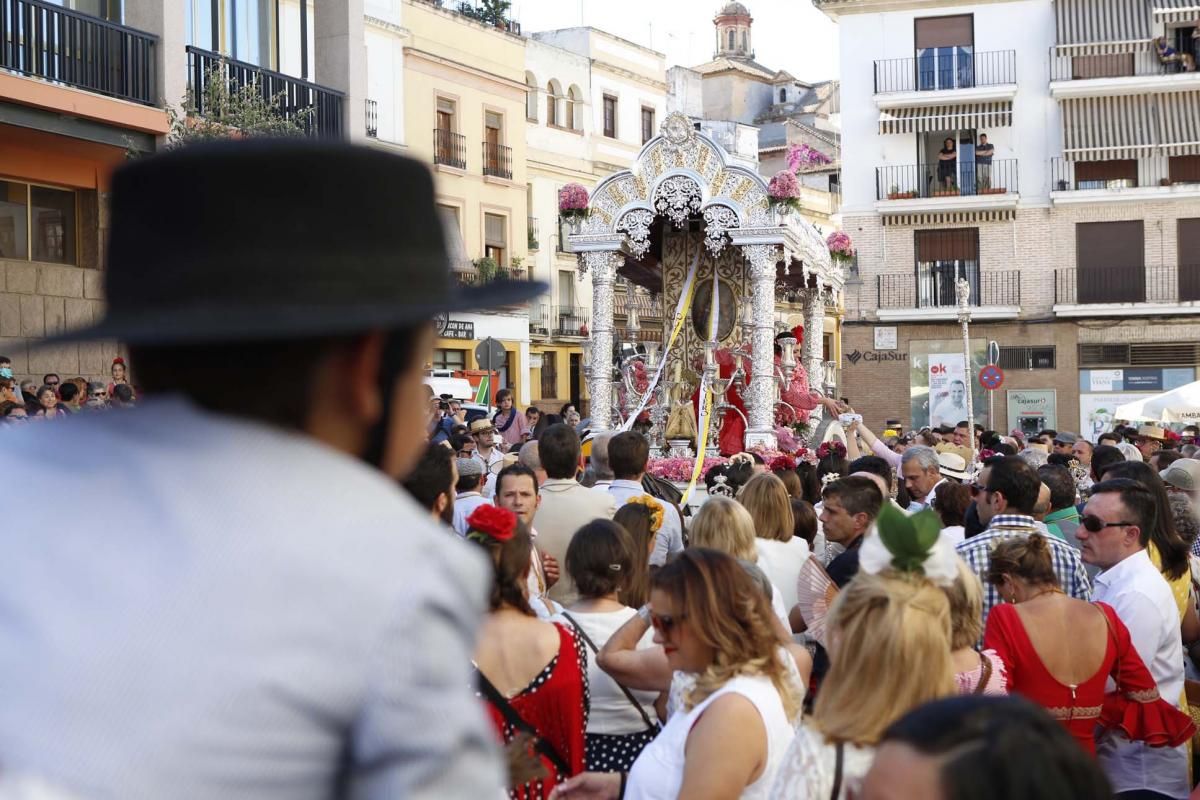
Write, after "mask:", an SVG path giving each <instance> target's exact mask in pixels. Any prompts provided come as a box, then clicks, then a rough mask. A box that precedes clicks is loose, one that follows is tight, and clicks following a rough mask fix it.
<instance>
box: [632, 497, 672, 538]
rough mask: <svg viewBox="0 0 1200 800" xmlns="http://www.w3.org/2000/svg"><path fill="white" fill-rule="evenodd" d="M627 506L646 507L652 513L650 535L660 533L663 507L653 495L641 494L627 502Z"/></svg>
mask: <svg viewBox="0 0 1200 800" xmlns="http://www.w3.org/2000/svg"><path fill="white" fill-rule="evenodd" d="M625 505H638V506H645V507H646V508H647V509H648V510H649V511H650V533H658V530H659V528H661V527H662V524H663V506H662V503H660V502H659V501H658V499H657V498H655V497H654V496H653V495H648V494H640V495H637V496H636V497H631V498H629V499H628V500H626V501H625Z"/></svg>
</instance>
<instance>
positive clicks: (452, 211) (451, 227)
mask: <svg viewBox="0 0 1200 800" xmlns="http://www.w3.org/2000/svg"><path fill="white" fill-rule="evenodd" d="M437 211H438V217H440V218H441V221H442V235H443V236H445V237H446V252H447V254H449V256H450V267H451V269H456V270H462V271H469V270H470V269H471V260H470V259H469V258H468V257H467V247H466V245H465V244H464V243H463V236H462V223H461V222H460V215H459V208H458V206H451V205H446V204H445V203H438V204H437Z"/></svg>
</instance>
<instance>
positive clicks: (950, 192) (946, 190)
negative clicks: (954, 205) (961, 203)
mask: <svg viewBox="0 0 1200 800" xmlns="http://www.w3.org/2000/svg"><path fill="white" fill-rule="evenodd" d="M957 194H958V184H957V183H951V184H950V185H949V186H939V187H938V188H937V189H934V191H933V196H934V197H952V196H954V195H957Z"/></svg>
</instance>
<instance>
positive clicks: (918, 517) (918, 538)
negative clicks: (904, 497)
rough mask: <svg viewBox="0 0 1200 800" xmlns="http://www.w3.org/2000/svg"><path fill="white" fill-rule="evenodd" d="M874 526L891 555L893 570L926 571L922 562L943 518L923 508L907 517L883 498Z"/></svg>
mask: <svg viewBox="0 0 1200 800" xmlns="http://www.w3.org/2000/svg"><path fill="white" fill-rule="evenodd" d="M875 526H876V528H877V529H878V531H879V538H880V540H881V541H882V542H883V546H884V547H886V548H887V550H888V552H889V553H891V554H892V566H893V567H894V568H895V569H897V570H900V571H901V572H915V573H917V574H919V575H924V574H925V561H926V559H928V558H929V556H930V553H931V552H932V551H933V547H934V545H935V544H937V541H938V536H939V535H940V534H941V531H942V521H941V519H940V518H939V517H938V515H937V514H936V513H935V512H934V511H932V510H930V509H925V510H924V511H921V512H919V513H917V514H914V515H912V516H911V517H910V516H907V515H906V514H904V512H902V511H900V510H899V509H897V508H896V507H895V506H894V505H892V504H891V503H889V502H887V501H884V503H883V508H882V509H881V510H880V512H879V518H878V519H877V520H876V522H875Z"/></svg>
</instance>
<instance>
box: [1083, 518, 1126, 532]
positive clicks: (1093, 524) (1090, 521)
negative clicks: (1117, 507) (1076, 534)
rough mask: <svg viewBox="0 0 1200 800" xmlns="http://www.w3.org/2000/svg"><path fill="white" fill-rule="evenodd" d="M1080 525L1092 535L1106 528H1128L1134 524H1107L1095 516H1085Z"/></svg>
mask: <svg viewBox="0 0 1200 800" xmlns="http://www.w3.org/2000/svg"><path fill="white" fill-rule="evenodd" d="M1079 524H1080V525H1082V526H1083V527H1084V528H1086V529H1087V530H1089V531H1091V532H1092V533H1099V532H1100V531H1102V530H1104V529H1105V528H1128V527H1129V526H1131V525H1133V524H1134V523H1132V522H1105V521H1104V520H1102V519H1100V518H1099V517H1097V516H1095V515H1093V514H1085V515H1084V516H1082V517H1080V518H1079Z"/></svg>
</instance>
